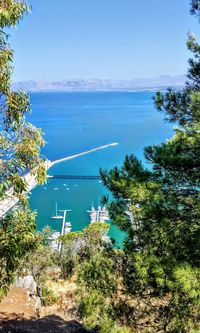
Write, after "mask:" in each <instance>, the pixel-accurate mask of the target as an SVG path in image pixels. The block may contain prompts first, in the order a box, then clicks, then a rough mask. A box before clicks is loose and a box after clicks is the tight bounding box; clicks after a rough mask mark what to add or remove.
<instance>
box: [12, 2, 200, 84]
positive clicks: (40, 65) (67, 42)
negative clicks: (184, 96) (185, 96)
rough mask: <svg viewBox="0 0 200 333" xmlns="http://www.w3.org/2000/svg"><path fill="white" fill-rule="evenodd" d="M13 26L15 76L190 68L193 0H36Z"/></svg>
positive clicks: (146, 74) (131, 74) (127, 74)
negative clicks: (191, 2)
mask: <svg viewBox="0 0 200 333" xmlns="http://www.w3.org/2000/svg"><path fill="white" fill-rule="evenodd" d="M30 3H31V4H32V7H33V10H32V13H31V14H30V15H29V16H27V17H26V18H25V19H24V20H23V21H22V22H21V23H20V25H19V26H18V27H17V28H16V29H13V30H12V31H11V32H10V33H11V38H10V43H11V46H12V47H13V49H14V50H15V58H14V59H15V60H14V66H15V72H14V76H13V80H14V81H21V80H49V81H53V80H62V79H71V78H85V79H87V78H103V79H104V78H111V79H131V78H154V77H158V76H160V75H179V74H183V73H185V72H186V69H187V58H188V56H189V53H188V52H187V48H186V45H185V42H186V35H187V32H188V31H189V30H191V31H193V32H194V33H195V34H196V35H197V36H198V34H199V24H198V22H197V20H196V19H194V18H193V17H191V16H190V14H189V0H31V1H30Z"/></svg>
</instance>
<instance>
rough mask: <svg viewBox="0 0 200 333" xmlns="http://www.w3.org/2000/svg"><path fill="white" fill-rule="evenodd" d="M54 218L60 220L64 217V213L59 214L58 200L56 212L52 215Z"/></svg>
mask: <svg viewBox="0 0 200 333" xmlns="http://www.w3.org/2000/svg"><path fill="white" fill-rule="evenodd" d="M51 218H52V220H60V219H63V215H58V204H57V202H56V214H55V215H53V216H52V217H51Z"/></svg>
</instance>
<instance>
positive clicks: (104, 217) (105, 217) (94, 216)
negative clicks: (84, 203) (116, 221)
mask: <svg viewBox="0 0 200 333" xmlns="http://www.w3.org/2000/svg"><path fill="white" fill-rule="evenodd" d="M87 212H88V213H89V215H90V223H95V222H101V223H103V222H106V221H109V220H110V217H109V213H108V210H107V208H106V206H103V207H101V206H100V205H98V207H97V209H95V207H94V205H93V204H92V207H91V209H90V210H88V211H87Z"/></svg>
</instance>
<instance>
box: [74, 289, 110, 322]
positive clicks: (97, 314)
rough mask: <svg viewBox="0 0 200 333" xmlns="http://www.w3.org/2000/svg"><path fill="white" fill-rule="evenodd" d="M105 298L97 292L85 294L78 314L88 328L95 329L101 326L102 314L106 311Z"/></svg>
mask: <svg viewBox="0 0 200 333" xmlns="http://www.w3.org/2000/svg"><path fill="white" fill-rule="evenodd" d="M106 308H107V305H106V301H105V297H104V296H103V295H100V294H99V293H98V292H97V291H94V292H91V293H90V294H83V295H82V299H81V301H80V304H79V309H78V314H79V316H80V318H81V319H82V320H83V321H84V323H85V325H86V326H88V327H91V328H92V327H95V326H96V325H98V324H99V322H100V320H101V317H102V314H103V313H104V312H105V311H106Z"/></svg>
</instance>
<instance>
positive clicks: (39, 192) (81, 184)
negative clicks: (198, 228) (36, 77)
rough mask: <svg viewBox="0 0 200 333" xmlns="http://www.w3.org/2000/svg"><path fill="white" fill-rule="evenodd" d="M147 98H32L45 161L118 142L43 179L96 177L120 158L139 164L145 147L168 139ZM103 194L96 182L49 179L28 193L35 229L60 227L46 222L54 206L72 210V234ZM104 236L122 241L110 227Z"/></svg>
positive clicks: (135, 94) (102, 95) (146, 95)
mask: <svg viewBox="0 0 200 333" xmlns="http://www.w3.org/2000/svg"><path fill="white" fill-rule="evenodd" d="M152 96H153V94H152V93H149V92H133V93H132V92H127V93H126V92H109V93H107V92H106V93H103V92H98V93H91V92H85V93H32V94H31V103H32V110H33V111H32V114H31V116H30V120H31V121H32V122H33V123H34V124H35V125H37V126H38V127H41V128H42V129H43V131H44V135H45V140H46V146H45V147H44V148H43V154H44V155H45V156H46V157H48V158H49V159H50V160H55V159H58V158H63V157H66V156H69V155H73V154H77V153H80V152H83V151H86V150H89V149H92V148H95V147H98V146H102V145H104V144H108V143H112V142H118V143H119V145H118V146H115V147H109V148H107V149H105V150H100V151H96V152H94V153H91V154H89V155H85V156H81V157H78V158H76V159H73V160H69V161H66V162H64V163H61V164H58V165H55V166H54V167H52V168H51V169H50V170H49V174H50V175H53V174H67V175H70V174H71V175H73V174H78V175H98V173H99V168H100V167H102V168H104V169H110V168H112V167H113V166H116V165H117V166H120V165H121V164H122V162H123V159H124V156H125V155H126V154H131V153H133V154H135V155H136V156H138V157H139V158H141V159H143V148H144V147H145V146H146V145H149V144H154V143H159V142H161V141H164V140H166V139H167V138H169V137H170V136H171V135H172V128H171V126H170V125H169V124H167V123H165V122H164V121H163V115H162V114H159V113H158V112H157V111H156V110H155V108H154V105H153V100H152ZM105 194H109V193H108V191H107V189H106V188H104V186H103V185H102V183H100V182H99V181H98V180H67V181H66V180H49V181H48V183H47V184H45V185H43V186H38V187H37V188H35V189H34V190H33V191H32V195H31V198H30V204H31V207H32V208H33V209H36V210H37V212H38V218H37V222H38V229H42V228H43V227H44V226H45V225H50V226H51V227H52V228H53V229H56V230H60V222H59V221H53V220H51V216H52V214H53V213H54V209H55V203H56V202H57V203H58V208H59V209H72V212H71V213H70V214H69V215H68V220H70V221H71V222H72V230H73V231H75V230H81V229H83V228H84V227H85V226H86V225H87V224H88V223H89V215H88V213H87V212H86V211H87V210H88V209H89V208H90V207H91V203H92V201H93V202H94V204H95V205H97V204H98V201H99V200H100V199H101V198H102V196H103V195H105ZM109 196H110V194H109ZM110 235H111V236H112V237H114V238H115V239H116V240H117V242H118V243H119V244H120V242H121V241H122V239H123V234H122V233H121V232H120V231H119V230H118V229H117V228H116V227H115V226H113V225H111V229H110Z"/></svg>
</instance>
